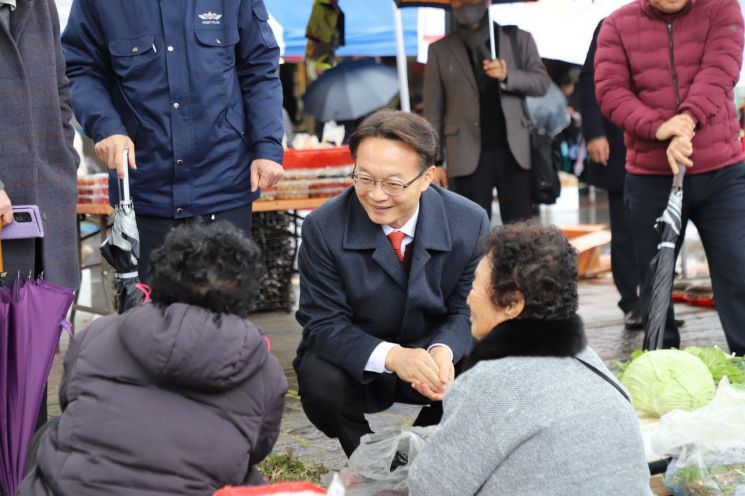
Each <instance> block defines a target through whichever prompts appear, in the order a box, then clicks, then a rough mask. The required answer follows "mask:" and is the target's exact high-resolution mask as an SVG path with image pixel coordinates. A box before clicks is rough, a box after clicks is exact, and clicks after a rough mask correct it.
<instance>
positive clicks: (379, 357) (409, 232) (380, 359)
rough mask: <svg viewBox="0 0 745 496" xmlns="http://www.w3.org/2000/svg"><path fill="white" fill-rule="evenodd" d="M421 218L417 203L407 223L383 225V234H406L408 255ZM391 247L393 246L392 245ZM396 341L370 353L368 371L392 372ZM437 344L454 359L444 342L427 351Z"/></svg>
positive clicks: (402, 243) (403, 249)
mask: <svg viewBox="0 0 745 496" xmlns="http://www.w3.org/2000/svg"><path fill="white" fill-rule="evenodd" d="M418 220H419V206H418V205H417V207H416V211H415V212H414V215H412V216H411V218H410V219H409V220H408V221H406V224H404V225H403V226H401V228H399V229H396V228H395V227H391V226H381V227H382V228H383V234H385V235H386V236H388V235H389V234H390V233H392V232H395V231H401V232H402V233H404V234H405V235H406V236H404V239H403V240H402V241H401V254H402V255H403V256H406V247H407V246H409V245H410V244H411V242H412V241H414V234H416V223H417V221H418ZM391 249H393V247H392V246H391ZM395 346H397V345H396V343H391V342H388V341H383V342H382V343H380V344H379V345H378V346H376V347H375V349H374V350H373V351H372V353H370V358H368V359H367V363H366V364H365V370H366V371H367V372H377V373H383V372H386V373H389V374H390V373H392V371H390V370H388V369H386V368H385V359H386V358H387V357H388V353H389V352H390V351H391V349H392V348H394V347H395ZM435 346H444V347H445V348H447V349H448V351H449V352H450V359H451V360H452V357H453V350H451V349H450V347H449V346H447V345H445V344H442V343H434V344H432V345H430V347H429V348H427V351H429V350H431V349H432V348H434V347H435Z"/></svg>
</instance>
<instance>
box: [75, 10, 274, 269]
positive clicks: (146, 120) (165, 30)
mask: <svg viewBox="0 0 745 496" xmlns="http://www.w3.org/2000/svg"><path fill="white" fill-rule="evenodd" d="M268 19H269V14H268V12H267V10H266V7H265V6H264V2H263V0H222V1H217V2H212V1H205V2H200V1H198V2H181V1H179V0H161V1H156V0H145V1H137V2H127V1H123V2H113V3H112V2H107V1H100V0H74V2H73V4H72V10H71V11H70V18H69V20H68V22H67V27H66V28H65V32H64V34H63V36H62V45H63V47H64V50H65V59H66V61H67V76H68V77H69V78H70V85H71V89H72V97H73V107H74V110H75V115H76V116H77V118H78V121H80V123H81V124H82V125H83V129H84V130H85V133H86V134H87V135H88V136H90V137H91V139H92V140H93V141H94V142H95V143H96V154H97V155H98V157H99V158H100V159H101V160H102V161H103V162H105V163H106V164H107V165H108V167H109V168H110V169H116V168H119V175H120V177H121V176H122V174H123V173H124V171H123V170H122V169H121V168H122V167H123V165H122V163H121V162H122V152H123V150H124V149H128V150H129V166H130V167H131V168H132V169H133V170H132V171H131V175H130V182H131V191H132V197H133V203H134V207H135V213H136V215H137V225H138V229H139V234H140V243H141V245H140V265H139V272H140V278H141V279H145V278H146V277H147V274H148V265H149V263H150V260H149V258H150V257H149V256H150V253H151V251H152V250H153V249H155V248H157V247H158V246H160V244H161V243H162V242H163V238H164V237H165V235H166V233H167V232H168V231H169V230H170V229H171V228H172V227H174V226H175V225H178V224H180V223H182V222H185V221H186V220H188V219H192V218H194V217H207V218H208V219H216V220H227V221H229V222H232V223H233V224H235V225H236V226H238V227H239V228H241V229H242V230H243V232H244V233H245V234H246V236H250V233H251V217H252V215H251V213H252V209H251V203H252V202H253V200H255V199H257V198H258V197H259V194H260V192H259V191H258V190H259V188H264V187H267V186H272V185H274V184H275V183H276V182H277V181H279V179H280V178H281V177H282V174H283V171H282V167H281V166H280V164H281V163H282V136H283V129H282V86H281V83H280V81H279V46H278V45H277V40H276V39H275V38H274V34H273V33H272V30H271V27H270V26H269V22H268ZM115 177H116V175H115V174H114V173H113V172H112V173H111V174H110V179H115ZM112 183H113V181H112ZM109 193H110V196H111V201H112V202H116V201H117V198H116V195H117V188H109Z"/></svg>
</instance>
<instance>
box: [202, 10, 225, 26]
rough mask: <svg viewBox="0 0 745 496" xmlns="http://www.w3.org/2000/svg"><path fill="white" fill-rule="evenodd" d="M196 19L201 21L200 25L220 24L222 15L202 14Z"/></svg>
mask: <svg viewBox="0 0 745 496" xmlns="http://www.w3.org/2000/svg"><path fill="white" fill-rule="evenodd" d="M197 17H199V18H200V19H201V20H202V24H220V19H222V14H215V13H214V12H205V13H204V14H198V15H197Z"/></svg>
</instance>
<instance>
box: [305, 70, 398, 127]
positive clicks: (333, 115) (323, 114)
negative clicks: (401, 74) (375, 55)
mask: <svg viewBox="0 0 745 496" xmlns="http://www.w3.org/2000/svg"><path fill="white" fill-rule="evenodd" d="M397 93H398V74H397V73H396V70H395V69H393V68H391V67H386V66H384V65H382V64H378V63H376V62H374V61H372V60H353V61H349V62H343V63H341V64H339V65H337V66H336V67H333V68H331V69H329V70H327V71H326V72H324V73H323V74H321V76H320V77H319V78H318V79H317V80H316V81H314V82H313V84H311V85H310V86H309V87H308V90H307V91H306V92H305V96H304V97H303V102H304V104H305V112H306V113H308V114H310V115H312V116H313V117H315V118H316V119H318V120H320V121H323V122H325V121H331V120H334V121H337V122H338V121H350V120H354V119H358V118H360V117H363V116H365V115H367V114H369V113H370V112H372V111H373V110H377V109H379V108H381V107H384V106H385V105H387V104H388V102H389V101H390V100H391V98H393V97H394V96H396V94H397Z"/></svg>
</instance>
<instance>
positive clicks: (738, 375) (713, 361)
mask: <svg viewBox="0 0 745 496" xmlns="http://www.w3.org/2000/svg"><path fill="white" fill-rule="evenodd" d="M683 351H685V352H686V353H690V354H691V355H696V356H697V357H699V358H700V359H701V361H702V362H704V363H705V364H706V366H707V367H708V368H709V371H710V372H711V375H712V376H713V377H714V382H716V383H719V381H720V380H721V378H722V377H724V376H727V378H728V379H729V381H730V382H731V383H742V382H745V369H743V368H741V364H742V361H743V360H742V357H733V356H731V355H728V354H727V353H725V352H723V351H722V350H721V349H720V348H717V347H716V346H712V347H708V348H702V347H700V346H689V347H688V348H685V349H684V350H683Z"/></svg>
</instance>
